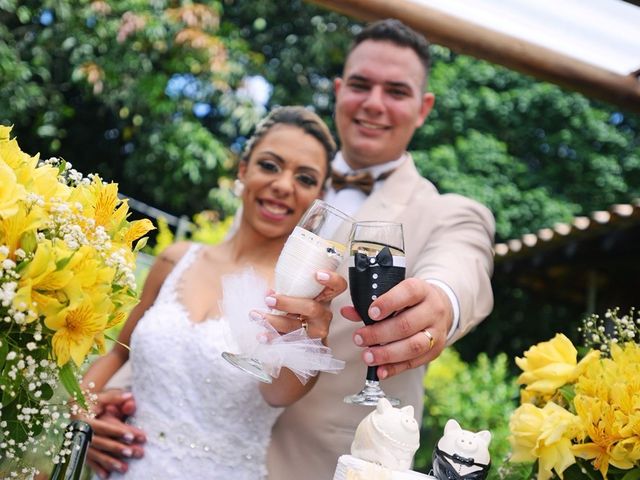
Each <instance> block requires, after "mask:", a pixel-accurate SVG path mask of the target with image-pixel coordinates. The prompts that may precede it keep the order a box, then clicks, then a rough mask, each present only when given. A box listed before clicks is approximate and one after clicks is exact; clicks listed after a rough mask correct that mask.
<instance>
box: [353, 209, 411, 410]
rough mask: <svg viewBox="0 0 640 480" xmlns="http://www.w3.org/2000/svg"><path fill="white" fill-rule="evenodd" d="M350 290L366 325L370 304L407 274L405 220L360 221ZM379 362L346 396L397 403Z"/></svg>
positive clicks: (364, 401)
mask: <svg viewBox="0 0 640 480" xmlns="http://www.w3.org/2000/svg"><path fill="white" fill-rule="evenodd" d="M350 251H351V255H350V265H349V292H350V293H351V300H352V301H353V306H354V307H355V309H356V311H357V312H358V313H359V314H360V316H361V317H362V319H363V321H364V323H365V325H371V324H373V323H375V322H374V321H373V320H371V318H369V314H368V311H369V307H370V306H371V303H372V302H373V301H374V300H375V299H376V298H378V297H379V296H380V295H382V294H384V293H386V292H388V291H389V290H390V289H391V288H393V287H394V286H396V285H397V284H398V283H400V282H401V281H402V280H404V276H405V270H406V269H405V257H404V237H403V234H402V224H401V223H393V222H357V223H354V224H353V227H352V230H351V236H350ZM377 369H378V367H377V366H371V367H368V368H367V376H366V380H365V385H364V388H363V389H362V390H361V391H360V392H359V393H356V394H355V395H349V396H347V397H345V398H344V401H345V403H350V404H352V405H370V406H375V405H377V404H378V400H379V399H380V398H382V397H385V398H387V400H389V402H390V403H391V404H392V405H394V406H396V405H399V404H400V400H398V399H397V398H391V397H387V396H386V395H385V393H384V391H383V390H382V388H381V387H380V381H379V379H378V374H377Z"/></svg>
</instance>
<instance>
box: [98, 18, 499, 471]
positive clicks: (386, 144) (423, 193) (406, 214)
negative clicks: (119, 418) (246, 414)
mask: <svg viewBox="0 0 640 480" xmlns="http://www.w3.org/2000/svg"><path fill="white" fill-rule="evenodd" d="M429 62H430V59H429V51H428V43H427V41H426V40H425V39H424V37H423V36H422V35H420V34H418V33H417V32H415V31H413V30H412V29H410V28H409V27H407V26H405V25H404V24H402V23H401V22H399V21H397V20H382V21H379V22H376V23H373V24H371V25H369V26H368V27H366V28H365V29H364V30H363V31H362V32H361V33H360V34H358V35H357V36H356V38H355V40H354V43H353V45H352V47H351V49H350V50H349V52H348V54H347V59H346V62H345V66H344V70H343V74H342V77H341V78H337V79H336V80H335V93H336V104H335V120H336V128H337V132H338V136H339V139H340V143H341V151H340V152H339V153H338V154H337V156H336V158H335V159H334V161H333V164H332V167H333V170H334V172H335V176H334V179H333V183H332V185H331V186H330V187H329V189H328V191H327V192H326V194H325V200H326V201H327V202H329V203H330V204H332V205H334V206H335V207H337V208H338V209H340V210H342V211H344V212H346V213H348V214H350V215H352V216H354V217H355V219H356V220H384V221H394V222H399V223H402V224H403V227H404V234H405V250H406V252H405V254H406V277H407V278H406V279H405V280H404V281H402V282H401V283H399V284H398V285H396V286H395V287H394V288H393V289H391V290H390V291H389V292H387V293H386V294H384V295H381V296H379V297H378V298H377V299H376V300H374V301H373V302H372V304H371V306H370V308H369V311H368V313H369V317H370V318H371V319H373V320H376V322H375V323H374V324H373V325H369V326H364V325H363V324H362V320H361V318H360V316H359V315H358V314H357V313H356V312H355V309H354V308H353V306H351V300H350V298H349V294H348V292H345V293H343V294H342V295H341V296H339V297H338V298H336V299H334V301H333V306H332V310H333V312H334V320H333V322H332V325H331V331H330V334H329V338H328V341H329V345H330V346H331V348H332V350H333V352H334V355H335V356H336V357H337V358H340V359H342V360H345V361H346V367H345V370H344V371H343V372H342V373H341V374H340V375H338V376H333V375H320V377H319V379H318V382H317V383H316V385H315V386H314V388H313V389H312V390H311V391H310V392H309V393H308V394H307V395H306V396H305V397H303V398H302V399H301V400H299V401H298V402H296V403H295V404H293V405H291V406H289V407H287V408H286V409H285V410H284V412H283V413H282V415H281V416H280V418H279V419H278V421H277V423H276V425H275V426H274V429H273V433H272V440H271V446H270V450H269V458H268V468H269V480H294V479H295V480H298V479H300V478H306V479H308V480H326V479H328V478H332V476H333V472H334V470H335V465H336V462H337V459H338V457H339V456H340V455H341V454H343V453H345V452H348V451H349V446H350V444H351V442H352V440H353V434H354V432H355V429H356V427H357V425H358V423H359V422H360V420H362V418H364V417H365V416H366V415H367V413H369V411H370V408H367V407H359V406H353V405H347V404H345V403H344V402H343V398H344V397H345V396H346V395H349V394H353V393H355V391H354V389H357V388H358V387H359V386H360V385H362V382H363V381H364V376H365V373H366V366H368V365H377V366H378V376H379V377H380V379H381V380H383V381H384V382H383V385H384V390H385V392H386V393H387V394H388V395H389V396H393V397H398V398H400V399H401V401H402V404H403V405H413V407H414V411H415V415H416V419H417V420H418V422H420V421H421V417H422V407H423V387H422V378H423V376H424V371H425V365H426V364H428V363H429V362H430V361H432V360H433V359H435V358H436V357H437V356H438V355H439V354H440V353H441V351H442V350H443V348H444V347H445V346H446V345H448V344H451V343H453V342H454V341H455V340H457V339H458V338H460V337H462V336H463V335H465V334H466V333H467V332H468V331H469V330H470V329H472V328H473V327H474V326H475V325H477V324H478V323H479V322H481V321H482V320H483V319H484V318H485V317H486V316H487V315H488V314H489V313H490V311H491V308H492V306H493V295H492V291H491V283H490V276H491V273H492V269H493V251H492V248H493V235H494V228H495V224H494V220H493V216H492V215H491V213H490V212H489V210H487V209H486V208H485V207H484V206H482V205H480V204H479V203H477V202H474V201H472V200H470V199H467V198H465V197H462V196H459V195H454V194H444V195H443V194H440V193H439V192H438V191H437V189H436V188H435V186H434V185H433V184H431V183H430V182H429V181H428V180H426V179H424V178H422V177H421V176H420V174H419V173H418V171H417V170H416V167H415V165H414V163H413V160H412V159H411V156H410V155H409V154H408V153H407V151H406V150H407V147H408V145H409V142H410V140H411V138H412V136H413V134H414V132H415V130H416V129H417V128H418V127H420V126H421V125H422V124H423V122H424V121H425V119H426V118H427V116H428V115H429V113H430V111H431V108H432V107H433V104H434V100H435V98H434V95H433V94H432V93H428V92H427V93H425V90H426V84H427V78H428V69H429ZM376 179H378V180H377V181H376ZM356 187H361V189H360V188H356ZM346 263H347V262H344V263H343V265H342V267H341V270H340V273H341V274H342V275H343V276H344V277H346V276H347V265H346ZM338 312H339V314H337V313H338ZM394 313H396V315H394V316H393V317H390V315H392V314H394ZM343 317H344V318H343ZM387 317H390V318H387ZM345 318H346V319H348V320H350V321H348V320H345ZM383 319H384V321H378V320H383ZM358 347H359V348H358ZM110 418H111V420H110V422H113V425H112V426H111V427H110V432H109V433H107V434H106V435H108V436H111V437H112V438H111V440H112V441H110V442H108V445H109V449H108V451H107V450H106V449H105V450H104V451H100V452H95V453H99V454H100V455H108V456H110V457H113V455H116V456H119V455H118V451H119V450H118V449H119V448H127V449H128V451H131V448H130V447H131V446H130V445H126V444H123V443H122V442H121V441H119V440H118V439H117V438H114V437H115V436H116V435H123V434H124V433H129V434H130V433H131V432H128V431H127V432H125V430H126V429H127V428H129V426H127V425H124V424H120V425H119V426H118V425H116V424H115V423H116V422H115V421H114V420H113V417H110ZM136 433H137V432H136ZM136 438H138V437H136ZM104 444H107V442H105V443H104ZM136 453H137V449H136ZM113 460H114V462H115V464H113V465H114V467H115V466H117V464H118V462H119V461H120V460H116V459H115V458H114V459H113ZM103 465H104V464H103Z"/></svg>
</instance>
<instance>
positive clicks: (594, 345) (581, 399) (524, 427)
mask: <svg viewBox="0 0 640 480" xmlns="http://www.w3.org/2000/svg"><path fill="white" fill-rule="evenodd" d="M633 313H634V312H633V310H632V311H631V314H630V315H626V316H623V317H621V318H620V317H618V311H617V310H613V311H609V312H607V315H606V316H605V317H606V318H605V319H601V318H599V317H598V316H596V315H592V316H591V317H589V318H587V319H586V320H585V321H584V322H583V327H582V334H583V338H584V340H585V348H586V350H587V352H586V355H584V356H583V357H582V359H581V360H580V361H578V351H577V350H576V348H575V347H574V345H573V344H572V343H571V341H570V340H569V339H568V338H567V337H565V336H564V335H561V334H559V335H556V336H555V337H554V338H553V339H551V340H549V341H546V342H542V343H539V344H538V345H535V346H533V347H531V348H530V349H529V350H527V351H526V352H525V354H524V358H517V359H516V363H517V364H518V366H519V367H520V368H521V369H522V370H523V373H522V374H521V375H520V377H519V378H518V381H519V383H521V384H523V385H525V387H524V389H523V390H521V405H520V406H519V407H518V408H517V409H516V410H515V412H514V413H513V415H512V416H511V420H510V423H509V427H510V430H511V437H510V442H511V446H512V452H513V454H512V457H511V461H514V462H523V461H531V462H536V464H537V478H538V479H539V480H547V479H550V478H564V479H577V478H584V479H624V480H633V479H640V346H639V345H638V344H636V343H634V342H633V340H634V338H637V333H638V331H639V330H640V329H639V328H638V321H635V320H634V319H633ZM609 332H611V333H613V334H614V335H610V334H609ZM535 470H536V468H534V471H533V472H532V474H531V478H535V473H536V472H535Z"/></svg>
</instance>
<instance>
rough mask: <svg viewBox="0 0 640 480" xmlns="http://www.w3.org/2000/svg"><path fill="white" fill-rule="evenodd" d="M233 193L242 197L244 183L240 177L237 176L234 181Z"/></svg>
mask: <svg viewBox="0 0 640 480" xmlns="http://www.w3.org/2000/svg"><path fill="white" fill-rule="evenodd" d="M232 191H233V194H234V195H235V196H236V197H238V198H240V197H241V196H242V192H244V183H242V180H240V179H239V178H236V179H235V181H234V182H233V190H232Z"/></svg>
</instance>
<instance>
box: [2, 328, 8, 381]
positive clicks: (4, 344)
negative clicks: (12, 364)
mask: <svg viewBox="0 0 640 480" xmlns="http://www.w3.org/2000/svg"><path fill="white" fill-rule="evenodd" d="M8 353H9V342H8V341H7V337H4V336H1V337H0V372H1V371H2V368H3V367H4V363H5V362H6V361H7V354H8Z"/></svg>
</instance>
